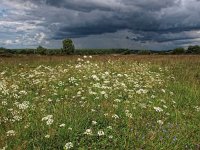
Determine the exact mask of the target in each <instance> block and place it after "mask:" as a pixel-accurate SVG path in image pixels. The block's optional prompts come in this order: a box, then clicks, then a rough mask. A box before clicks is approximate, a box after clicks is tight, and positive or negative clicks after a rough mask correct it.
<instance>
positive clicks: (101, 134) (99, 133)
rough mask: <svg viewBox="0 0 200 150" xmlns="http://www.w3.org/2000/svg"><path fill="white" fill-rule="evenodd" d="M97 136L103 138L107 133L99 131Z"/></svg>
mask: <svg viewBox="0 0 200 150" xmlns="http://www.w3.org/2000/svg"><path fill="white" fill-rule="evenodd" d="M97 134H98V135H99V136H103V135H105V133H104V132H103V130H100V131H98V133H97Z"/></svg>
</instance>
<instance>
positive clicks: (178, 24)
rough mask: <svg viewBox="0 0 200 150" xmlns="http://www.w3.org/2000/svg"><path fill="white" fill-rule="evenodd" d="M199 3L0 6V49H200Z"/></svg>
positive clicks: (63, 0) (14, 0)
mask: <svg viewBox="0 0 200 150" xmlns="http://www.w3.org/2000/svg"><path fill="white" fill-rule="evenodd" d="M199 17H200V0H0V47H6V48H35V47H37V46H38V45H42V46H44V47H47V48H61V47H62V40H63V39H65V38H71V39H72V40H73V41H74V44H75V47H76V48H130V49H155V50H167V49H172V48H175V47H187V46H189V45H198V44H199V45H200V19H199Z"/></svg>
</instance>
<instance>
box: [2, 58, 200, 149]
mask: <svg viewBox="0 0 200 150" xmlns="http://www.w3.org/2000/svg"><path fill="white" fill-rule="evenodd" d="M199 83H200V57H199V56H135V55H130V56H120V55H110V56H109V55H107V56H95V57H92V56H91V57H89V56H84V57H82V56H81V57H79V56H70V57H69V56H68V57H44V56H42V57H36V56H30V57H16V58H3V59H1V60H0V99H1V103H0V148H1V149H45V150H46V149H80V150H82V149H91V150H93V149H138V150H139V149H152V150H154V149H158V150H159V149H166V150H168V149H177V150H178V149H198V148H199V147H200V126H199V125H200V119H199V118H200V113H199V111H200V84H199Z"/></svg>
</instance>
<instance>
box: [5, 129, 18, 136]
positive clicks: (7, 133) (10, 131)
mask: <svg viewBox="0 0 200 150" xmlns="http://www.w3.org/2000/svg"><path fill="white" fill-rule="evenodd" d="M15 134H16V133H15V131H14V130H9V131H7V132H6V135H7V136H15Z"/></svg>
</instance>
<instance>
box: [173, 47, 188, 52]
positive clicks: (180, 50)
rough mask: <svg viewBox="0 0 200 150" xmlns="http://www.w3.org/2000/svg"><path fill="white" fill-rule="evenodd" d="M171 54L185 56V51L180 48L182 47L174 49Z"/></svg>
mask: <svg viewBox="0 0 200 150" xmlns="http://www.w3.org/2000/svg"><path fill="white" fill-rule="evenodd" d="M172 54H185V49H184V48H182V47H178V48H175V49H174V50H173V51H172Z"/></svg>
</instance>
